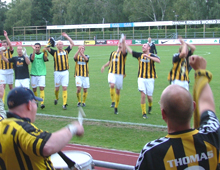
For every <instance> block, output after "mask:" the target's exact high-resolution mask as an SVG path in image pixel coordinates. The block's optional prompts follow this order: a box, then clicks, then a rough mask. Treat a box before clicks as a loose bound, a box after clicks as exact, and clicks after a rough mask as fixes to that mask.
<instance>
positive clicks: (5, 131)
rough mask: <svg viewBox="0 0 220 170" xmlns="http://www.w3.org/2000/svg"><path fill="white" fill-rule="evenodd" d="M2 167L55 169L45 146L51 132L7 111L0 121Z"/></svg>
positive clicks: (28, 169)
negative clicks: (4, 117)
mask: <svg viewBox="0 0 220 170" xmlns="http://www.w3.org/2000/svg"><path fill="white" fill-rule="evenodd" d="M0 136H1V137H0V169H2V170H3V169H22V170H35V169H48V170H54V169H55V168H54V167H53V164H52V162H51V159H50V157H44V156H43V148H44V145H45V144H46V142H47V141H48V139H49V138H50V136H51V133H48V132H46V131H42V130H41V129H38V128H37V127H36V126H35V125H34V124H32V123H31V122H30V119H28V118H21V117H19V116H17V115H15V114H13V113H10V112H8V113H7V119H4V120H2V121H1V123H0Z"/></svg>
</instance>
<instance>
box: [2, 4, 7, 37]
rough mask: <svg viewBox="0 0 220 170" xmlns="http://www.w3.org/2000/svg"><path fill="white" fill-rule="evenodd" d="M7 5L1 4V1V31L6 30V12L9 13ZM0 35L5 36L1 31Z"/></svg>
mask: <svg viewBox="0 0 220 170" xmlns="http://www.w3.org/2000/svg"><path fill="white" fill-rule="evenodd" d="M7 10H8V9H7V5H6V2H1V1H0V22H1V23H2V24H0V30H3V29H4V23H5V19H6V12H7ZM0 35H3V31H0Z"/></svg>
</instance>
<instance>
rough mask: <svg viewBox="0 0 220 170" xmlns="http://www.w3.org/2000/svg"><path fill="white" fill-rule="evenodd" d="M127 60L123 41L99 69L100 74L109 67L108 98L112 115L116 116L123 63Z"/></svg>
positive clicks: (123, 74)
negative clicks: (112, 110) (110, 101)
mask: <svg viewBox="0 0 220 170" xmlns="http://www.w3.org/2000/svg"><path fill="white" fill-rule="evenodd" d="M126 59H127V52H126V48H125V41H121V40H120V41H119V42H118V49H117V50H116V51H113V52H112V53H111V54H110V57H109V61H108V62H107V63H106V64H104V65H103V66H102V68H101V72H102V73H103V71H104V70H105V68H106V67H109V71H108V83H109V86H110V96H111V100H112V104H111V106H110V107H114V113H115V114H118V105H119V100H120V91H121V89H122V87H123V79H124V77H125V75H126V74H125V62H126Z"/></svg>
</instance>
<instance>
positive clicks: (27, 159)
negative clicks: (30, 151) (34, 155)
mask: <svg viewBox="0 0 220 170" xmlns="http://www.w3.org/2000/svg"><path fill="white" fill-rule="evenodd" d="M23 155H24V159H25V162H26V164H27V167H28V170H32V169H33V166H32V164H31V160H30V158H29V156H28V155H26V154H25V153H24V152H23Z"/></svg>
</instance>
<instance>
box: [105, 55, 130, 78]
mask: <svg viewBox="0 0 220 170" xmlns="http://www.w3.org/2000/svg"><path fill="white" fill-rule="evenodd" d="M126 57H127V53H126V54H125V55H123V53H122V52H121V51H119V52H117V51H113V52H112V53H111V55H110V58H109V61H110V63H109V73H113V74H121V75H125V62H126Z"/></svg>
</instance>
